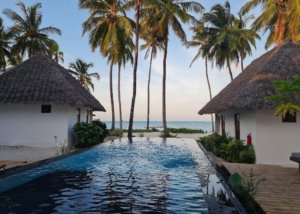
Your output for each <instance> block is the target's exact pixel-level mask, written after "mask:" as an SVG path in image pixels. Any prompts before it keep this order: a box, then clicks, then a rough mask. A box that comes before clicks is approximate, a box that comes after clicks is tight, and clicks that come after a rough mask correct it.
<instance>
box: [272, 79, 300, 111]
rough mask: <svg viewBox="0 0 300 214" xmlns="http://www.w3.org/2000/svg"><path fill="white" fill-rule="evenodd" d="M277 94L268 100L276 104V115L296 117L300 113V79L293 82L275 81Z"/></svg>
mask: <svg viewBox="0 0 300 214" xmlns="http://www.w3.org/2000/svg"><path fill="white" fill-rule="evenodd" d="M274 86H275V94H274V95H273V96H269V97H267V98H266V99H267V100H268V101H270V102H273V103H275V104H276V109H275V115H276V116H278V115H282V116H283V117H285V116H286V114H291V115H294V114H295V113H296V112H300V77H297V78H295V79H293V80H291V81H288V80H276V81H274Z"/></svg>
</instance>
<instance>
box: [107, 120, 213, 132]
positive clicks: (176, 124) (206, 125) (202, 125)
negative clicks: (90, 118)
mask: <svg viewBox="0 0 300 214" xmlns="http://www.w3.org/2000/svg"><path fill="white" fill-rule="evenodd" d="M103 122H105V123H106V125H107V127H108V128H110V127H111V121H103ZM146 125H147V122H146V121H134V123H133V128H134V129H144V128H146ZM149 125H150V127H151V128H152V127H153V128H157V129H162V127H163V123H162V121H150V123H149ZM119 127H120V122H119V121H116V128H119ZM168 127H169V128H188V129H202V130H204V131H208V132H210V131H211V122H210V121H168ZM123 128H124V129H127V128H128V121H123Z"/></svg>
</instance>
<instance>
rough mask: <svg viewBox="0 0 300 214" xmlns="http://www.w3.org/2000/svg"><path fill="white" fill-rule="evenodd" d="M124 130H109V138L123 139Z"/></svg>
mask: <svg viewBox="0 0 300 214" xmlns="http://www.w3.org/2000/svg"><path fill="white" fill-rule="evenodd" d="M123 133H124V131H123V129H114V130H109V136H115V137H123Z"/></svg>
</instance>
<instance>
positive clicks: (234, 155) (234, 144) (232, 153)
mask: <svg viewBox="0 0 300 214" xmlns="http://www.w3.org/2000/svg"><path fill="white" fill-rule="evenodd" d="M243 148H244V144H243V142H242V141H240V140H234V141H230V142H229V143H228V145H227V158H226V160H227V161H229V162H233V163H240V152H241V151H243Z"/></svg>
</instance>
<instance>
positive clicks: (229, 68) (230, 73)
mask: <svg viewBox="0 0 300 214" xmlns="http://www.w3.org/2000/svg"><path fill="white" fill-rule="evenodd" d="M226 61H227V67H228V70H229V75H230V79H231V81H232V80H233V76H232V71H231V67H230V62H229V59H228V58H227V59H226Z"/></svg>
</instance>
